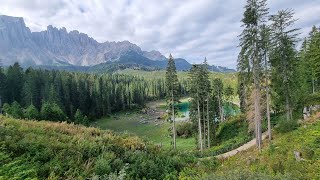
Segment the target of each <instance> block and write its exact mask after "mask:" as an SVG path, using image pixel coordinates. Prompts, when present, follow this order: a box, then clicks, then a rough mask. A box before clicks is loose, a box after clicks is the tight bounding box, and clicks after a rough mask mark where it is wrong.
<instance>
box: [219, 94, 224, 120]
mask: <svg viewBox="0 0 320 180" xmlns="http://www.w3.org/2000/svg"><path fill="white" fill-rule="evenodd" d="M218 103H219V113H220V121H223V110H222V105H221V97H220V91H219V92H218Z"/></svg>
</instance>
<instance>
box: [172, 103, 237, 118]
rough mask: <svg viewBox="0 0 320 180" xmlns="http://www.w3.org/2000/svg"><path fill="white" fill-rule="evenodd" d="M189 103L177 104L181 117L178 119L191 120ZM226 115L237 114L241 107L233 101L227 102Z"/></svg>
mask: <svg viewBox="0 0 320 180" xmlns="http://www.w3.org/2000/svg"><path fill="white" fill-rule="evenodd" d="M189 105H190V102H182V103H179V104H178V105H177V106H178V108H179V117H177V118H176V120H177V121H186V120H189ZM223 109H224V115H225V116H235V115H237V114H239V113H240V108H239V107H238V106H237V105H235V104H231V103H226V104H224V106H223Z"/></svg>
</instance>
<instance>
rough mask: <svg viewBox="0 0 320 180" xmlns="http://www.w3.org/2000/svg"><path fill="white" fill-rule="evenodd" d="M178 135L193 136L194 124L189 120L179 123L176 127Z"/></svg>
mask: <svg viewBox="0 0 320 180" xmlns="http://www.w3.org/2000/svg"><path fill="white" fill-rule="evenodd" d="M176 131H177V136H178V137H183V138H188V137H191V136H192V124H191V123H189V122H183V123H179V124H178V125H177V128H176Z"/></svg>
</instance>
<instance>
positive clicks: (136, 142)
mask: <svg viewBox="0 0 320 180" xmlns="http://www.w3.org/2000/svg"><path fill="white" fill-rule="evenodd" d="M0 147H1V149H0V177H3V178H4V179H12V178H14V177H17V178H18V177H22V179H25V178H26V177H30V178H39V179H46V178H49V179H86V178H107V177H108V179H113V178H118V179H121V178H122V179H123V178H125V179H144V178H145V179H165V178H166V177H171V178H172V179H176V178H177V176H178V174H179V172H180V171H181V170H182V169H183V168H184V167H185V165H186V164H187V163H194V162H195V161H194V158H193V157H192V156H191V154H183V153H178V152H166V151H160V150H159V149H158V148H157V147H155V146H153V145H149V144H148V143H146V142H145V141H143V140H141V139H139V138H138V137H136V136H128V135H125V134H118V135H115V134H113V133H112V132H110V131H104V130H100V129H96V128H86V127H83V126H80V125H72V124H66V123H53V122H46V121H40V122H37V121H24V120H14V119H8V118H5V117H3V116H0ZM0 179H1V178H0ZM20 179H21V178H20Z"/></svg>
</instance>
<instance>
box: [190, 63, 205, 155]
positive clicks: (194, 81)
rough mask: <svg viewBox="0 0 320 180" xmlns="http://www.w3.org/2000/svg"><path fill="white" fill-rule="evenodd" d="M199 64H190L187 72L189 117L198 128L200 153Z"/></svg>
mask: <svg viewBox="0 0 320 180" xmlns="http://www.w3.org/2000/svg"><path fill="white" fill-rule="evenodd" d="M200 69H201V66H200V65H192V68H191V69H190V72H189V81H190V82H189V84H190V86H189V87H190V89H189V94H190V97H191V98H192V99H191V106H190V107H191V109H190V119H191V121H192V122H194V124H197V125H196V126H197V129H198V138H197V140H198V144H199V146H198V147H199V148H200V151H201V153H202V152H203V137H202V127H201V126H202V123H201V110H200V101H201V94H200V93H201V89H200V85H199V83H200V77H201V76H200V72H201V70H200Z"/></svg>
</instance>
